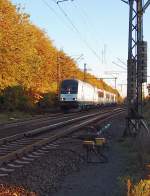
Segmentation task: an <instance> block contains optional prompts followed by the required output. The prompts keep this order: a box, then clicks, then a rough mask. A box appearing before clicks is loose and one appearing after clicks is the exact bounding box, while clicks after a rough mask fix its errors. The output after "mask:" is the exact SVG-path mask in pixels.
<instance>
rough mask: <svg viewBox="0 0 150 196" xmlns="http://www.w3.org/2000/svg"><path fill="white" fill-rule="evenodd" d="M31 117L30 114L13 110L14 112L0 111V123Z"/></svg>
mask: <svg viewBox="0 0 150 196" xmlns="http://www.w3.org/2000/svg"><path fill="white" fill-rule="evenodd" d="M31 117H33V115H32V114H29V113H24V112H19V111H14V112H1V113H0V124H1V123H7V122H15V121H18V120H21V119H27V118H31Z"/></svg>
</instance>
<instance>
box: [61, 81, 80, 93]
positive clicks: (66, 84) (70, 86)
mask: <svg viewBox="0 0 150 196" xmlns="http://www.w3.org/2000/svg"><path fill="white" fill-rule="evenodd" d="M60 91H61V94H77V91H78V81H76V80H64V81H63V82H62V83H61V89H60Z"/></svg>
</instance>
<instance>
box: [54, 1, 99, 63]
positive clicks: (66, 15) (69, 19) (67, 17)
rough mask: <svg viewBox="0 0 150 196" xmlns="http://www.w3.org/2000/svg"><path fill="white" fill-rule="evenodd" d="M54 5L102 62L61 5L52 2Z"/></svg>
mask: <svg viewBox="0 0 150 196" xmlns="http://www.w3.org/2000/svg"><path fill="white" fill-rule="evenodd" d="M52 1H53V2H54V3H56V4H57V6H58V8H59V9H60V11H61V12H62V14H63V15H64V16H65V18H66V19H67V21H68V22H69V23H70V25H71V27H72V28H73V29H74V31H75V32H76V33H77V34H78V36H79V38H80V40H81V41H82V42H83V43H84V44H85V45H86V47H87V48H88V49H89V50H90V51H91V52H92V53H93V54H94V55H95V56H96V57H97V59H98V60H100V57H99V55H98V54H97V53H96V51H95V50H94V49H93V48H92V47H91V46H90V45H89V43H88V42H87V40H86V39H84V38H83V37H82V35H81V33H80V31H79V30H78V28H77V27H76V26H75V24H74V23H73V21H72V20H71V18H70V17H69V16H68V14H67V13H66V12H65V11H64V9H63V8H62V7H61V6H60V5H59V3H57V2H56V1H55V0H52Z"/></svg>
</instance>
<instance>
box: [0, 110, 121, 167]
mask: <svg viewBox="0 0 150 196" xmlns="http://www.w3.org/2000/svg"><path fill="white" fill-rule="evenodd" d="M122 112H124V110H118V111H113V112H111V114H108V113H107V114H103V115H102V114H99V115H98V114H97V115H95V116H94V115H93V116H92V117H91V118H90V119H89V117H88V120H87V119H84V121H82V122H81V123H78V124H76V125H74V126H73V127H71V128H67V129H66V130H65V131H62V132H59V133H56V134H54V135H52V136H50V137H48V138H44V139H43V138H42V139H41V140H39V141H35V142H34V143H32V144H29V145H27V146H25V147H23V148H21V149H19V150H15V151H13V152H10V153H8V154H6V155H4V156H1V157H0V166H2V165H4V164H7V163H8V162H10V161H13V160H15V159H17V158H21V157H22V156H23V155H24V154H27V153H30V152H32V151H35V150H38V149H40V148H41V147H42V146H46V145H47V144H49V143H52V142H54V141H55V140H57V139H59V138H61V137H64V136H66V135H68V134H71V133H72V132H74V131H77V130H79V129H80V128H81V127H84V126H86V125H88V124H90V123H92V122H95V121H97V120H103V121H106V120H108V119H109V118H112V117H115V116H117V115H118V114H120V113H122ZM80 120H81V119H80ZM82 120H83V119H82Z"/></svg>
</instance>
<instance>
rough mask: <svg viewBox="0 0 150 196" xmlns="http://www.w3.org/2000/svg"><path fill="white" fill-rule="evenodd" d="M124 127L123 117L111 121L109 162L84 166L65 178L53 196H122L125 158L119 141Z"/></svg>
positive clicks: (107, 153)
mask: <svg viewBox="0 0 150 196" xmlns="http://www.w3.org/2000/svg"><path fill="white" fill-rule="evenodd" d="M124 126H125V121H124V119H123V117H120V118H119V119H116V120H113V121H112V122H111V127H110V128H109V132H108V133H109V137H110V143H109V148H110V149H109V151H108V152H106V153H105V154H106V155H107V157H108V160H109V162H108V163H105V164H86V165H84V166H83V167H82V168H81V170H80V172H76V173H73V174H72V175H70V176H68V177H65V178H64V181H63V182H62V186H61V189H60V190H59V191H58V192H57V193H54V194H53V196H91V195H92V196H111V195H118V196H119V195H121V196H122V195H123V194H124V193H123V190H122V188H120V183H121V182H120V179H121V177H122V176H123V174H124V168H125V167H124V166H125V164H126V162H127V160H126V157H125V156H124V154H123V153H122V150H121V149H120V147H119V146H120V143H119V142H118V140H119V139H120V137H121V135H122V133H123V130H124Z"/></svg>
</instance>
